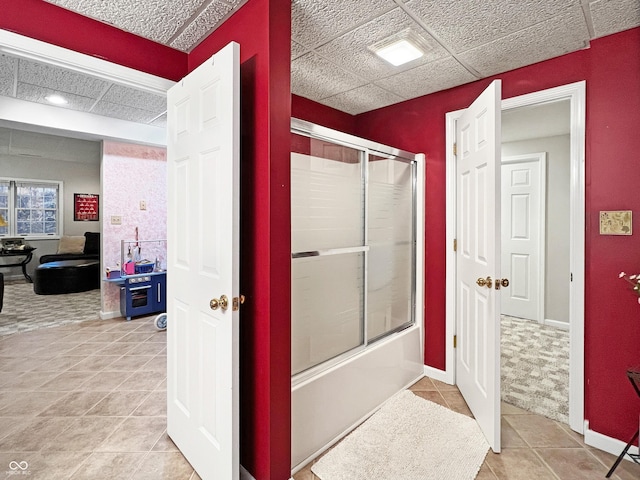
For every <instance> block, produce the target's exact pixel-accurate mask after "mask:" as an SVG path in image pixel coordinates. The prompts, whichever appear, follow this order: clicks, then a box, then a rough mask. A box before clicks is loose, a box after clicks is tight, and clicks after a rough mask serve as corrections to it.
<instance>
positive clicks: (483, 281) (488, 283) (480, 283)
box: [476, 277, 493, 288]
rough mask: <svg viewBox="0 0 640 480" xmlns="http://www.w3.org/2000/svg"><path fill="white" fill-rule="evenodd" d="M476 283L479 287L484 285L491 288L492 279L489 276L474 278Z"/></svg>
mask: <svg viewBox="0 0 640 480" xmlns="http://www.w3.org/2000/svg"><path fill="white" fill-rule="evenodd" d="M476 283H477V284H478V286H480V287H484V286H486V287H487V288H491V287H492V286H493V280H491V277H487V278H486V279H484V278H479V279H478V280H476Z"/></svg>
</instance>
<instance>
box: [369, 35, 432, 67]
mask: <svg viewBox="0 0 640 480" xmlns="http://www.w3.org/2000/svg"><path fill="white" fill-rule="evenodd" d="M376 55H378V56H379V57H381V58H382V59H383V60H386V61H387V62H389V63H390V64H391V65H395V66H396V67H397V66H399V65H404V64H405V63H409V62H410V61H411V60H415V59H416V58H420V57H421V56H422V55H424V52H423V51H422V50H420V49H419V48H418V47H416V46H415V45H414V44H413V43H411V42H409V41H408V40H398V41H397V42H394V43H392V44H391V45H387V46H386V47H383V48H381V49H380V50H376Z"/></svg>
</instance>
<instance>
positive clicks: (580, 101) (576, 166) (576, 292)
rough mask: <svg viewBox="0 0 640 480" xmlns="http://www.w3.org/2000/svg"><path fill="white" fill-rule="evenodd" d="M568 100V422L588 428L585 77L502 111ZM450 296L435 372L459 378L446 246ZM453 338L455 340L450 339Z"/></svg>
mask: <svg viewBox="0 0 640 480" xmlns="http://www.w3.org/2000/svg"><path fill="white" fill-rule="evenodd" d="M561 100H567V101H568V102H569V116H570V134H569V135H570V140H569V144H570V145H569V148H570V173H569V176H570V179H569V183H570V192H569V204H570V207H569V210H570V220H569V232H570V233H569V241H570V253H569V269H570V270H569V272H570V278H571V281H570V284H569V289H570V302H569V339H570V365H569V425H570V427H571V428H572V429H573V430H575V431H577V432H579V433H582V432H583V428H584V237H585V234H584V229H585V218H584V217H585V201H584V197H585V194H584V188H585V187H584V185H585V180H584V178H585V177H584V145H585V82H577V83H574V84H569V85H565V86H561V87H556V88H552V89H549V90H544V91H540V92H535V93H531V94H527V95H522V96H519V97H514V98H511V99H508V100H503V101H502V111H503V113H506V112H508V111H510V110H513V109H516V108H519V107H525V106H533V105H541V104H545V103H550V102H558V101H561ZM461 114H462V111H457V112H450V113H448V114H447V116H446V130H447V146H448V148H447V159H446V160H447V163H446V168H447V170H446V175H447V213H446V218H447V231H446V238H447V245H448V246H452V247H454V246H455V243H454V242H455V241H456V217H457V210H456V183H455V178H456V157H455V153H454V149H453V144H454V141H455V126H456V120H457V118H459V117H460V116H461ZM446 265H447V278H446V284H447V294H446V295H447V298H446V312H447V313H446V336H447V342H446V365H447V369H446V371H444V372H440V374H439V375H438V372H437V371H435V372H430V373H435V374H436V375H437V376H436V378H438V379H439V380H442V381H445V382H448V383H452V384H453V383H455V382H456V372H455V347H454V342H453V340H454V336H455V334H456V253H455V250H454V248H447V259H446ZM449 339H451V341H450V340H449Z"/></svg>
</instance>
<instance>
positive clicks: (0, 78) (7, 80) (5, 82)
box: [0, 55, 18, 97]
mask: <svg viewBox="0 0 640 480" xmlns="http://www.w3.org/2000/svg"><path fill="white" fill-rule="evenodd" d="M17 67H18V59H17V58H14V57H9V56H7V55H0V95H5V96H7V97H13V84H14V81H15V76H16V68H17Z"/></svg>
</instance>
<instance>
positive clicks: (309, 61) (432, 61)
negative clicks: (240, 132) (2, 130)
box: [0, 0, 640, 126]
mask: <svg viewBox="0 0 640 480" xmlns="http://www.w3.org/2000/svg"><path fill="white" fill-rule="evenodd" d="M47 1H49V2H50V3H54V4H57V5H59V6H61V7H64V8H67V9H70V10H73V11H76V12H78V13H81V14H83V15H86V16H88V17H92V18H95V19H98V20H101V21H103V22H106V23H109V24H112V25H114V26H116V27H119V28H121V29H123V30H126V31H129V32H132V33H135V34H138V35H141V36H143V37H146V38H149V39H151V40H154V41H157V42H159V43H163V44H166V45H169V46H172V47H174V48H177V49H180V50H183V51H189V50H191V49H192V48H193V47H195V46H196V45H197V44H198V43H199V41H201V40H202V39H203V38H204V37H206V36H207V35H208V34H209V33H211V31H213V30H214V29H215V28H216V27H217V26H218V25H219V24H220V23H221V22H223V21H224V20H226V19H227V18H228V17H229V16H230V15H231V14H232V13H233V12H234V10H235V9H237V8H239V7H240V6H241V5H242V4H243V3H244V0H136V1H134V0H110V1H108V2H105V1H104V0H47ZM636 26H640V1H638V0H595V1H589V0H527V1H519V0H448V1H444V0H407V1H404V0H293V1H292V36H291V37H292V38H291V58H292V62H291V84H292V85H291V86H292V91H293V93H295V94H297V95H300V96H303V97H306V98H309V99H311V100H315V101H317V102H320V103H322V104H325V105H328V106H331V107H334V108H336V109H338V110H341V111H344V112H347V113H350V114H358V113H362V112H366V111H369V110H374V109H376V108H381V107H384V106H387V105H391V104H394V103H398V102H401V101H404V100H407V99H411V98H415V97H418V96H422V95H426V94H429V93H433V92H436V91H439V90H445V89H448V88H452V87H455V86H458V85H461V84H464V83H468V82H472V81H474V80H477V79H480V78H484V77H488V76H491V75H494V74H498V73H501V72H505V71H508V70H512V69H515V68H519V67H522V66H525V65H529V64H532V63H536V62H540V61H543V60H546V59H549V58H553V57H556V56H559V55H563V54H565V53H569V52H573V51H576V50H579V49H582V48H586V47H588V46H589V41H590V40H592V39H594V38H598V37H601V36H604V35H609V34H611V33H616V32H619V31H623V30H627V29H629V28H633V27H636ZM405 29H410V30H412V31H413V32H414V33H416V34H418V35H419V36H421V37H422V38H423V40H424V42H425V43H426V44H427V45H428V46H429V47H430V50H429V51H428V52H427V54H426V55H424V56H423V57H422V58H420V59H418V60H414V61H413V62H410V63H409V64H406V65H403V66H401V67H392V66H391V65H388V64H386V63H385V62H384V61H383V60H381V59H379V58H378V57H376V56H375V55H374V54H373V53H371V52H370V51H369V50H368V49H367V47H368V46H369V45H371V44H373V43H376V42H377V41H379V40H381V39H384V38H386V37H388V36H390V35H393V34H395V33H398V32H399V31H401V30H405ZM54 92H59V93H61V94H63V95H64V96H66V97H68V98H69V100H70V102H69V104H68V105H67V106H66V107H65V108H71V109H74V110H80V111H85V112H92V113H95V114H98V115H104V116H107V117H114V118H119V119H124V120H130V121H134V122H139V123H146V124H152V125H158V126H164V124H165V122H166V118H165V116H164V109H165V106H164V98H163V97H162V96H160V95H154V94H151V93H148V92H141V91H137V90H135V89H132V88H130V87H125V86H121V85H118V84H114V83H110V82H107V81H104V80H101V79H96V78H90V77H87V76H86V75H83V74H79V73H76V72H71V71H68V70H65V69H63V68H60V67H57V66H52V65H45V64H42V63H37V62H34V61H32V60H29V59H22V58H14V57H10V56H8V55H0V95H4V96H9V97H14V98H19V99H23V100H28V101H34V102H38V103H45V100H44V97H45V96H46V95H48V94H50V93H54Z"/></svg>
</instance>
